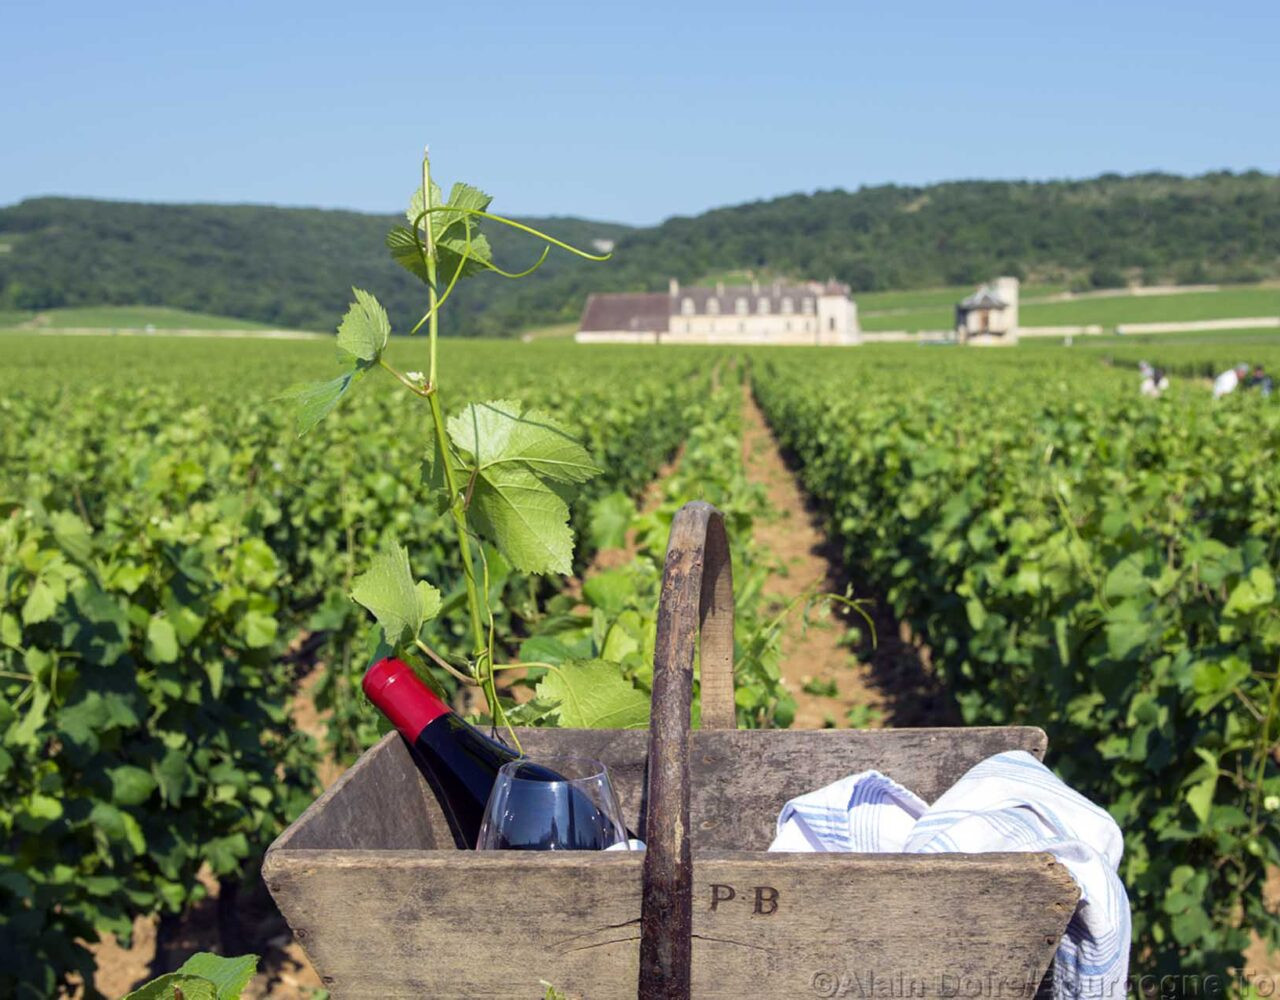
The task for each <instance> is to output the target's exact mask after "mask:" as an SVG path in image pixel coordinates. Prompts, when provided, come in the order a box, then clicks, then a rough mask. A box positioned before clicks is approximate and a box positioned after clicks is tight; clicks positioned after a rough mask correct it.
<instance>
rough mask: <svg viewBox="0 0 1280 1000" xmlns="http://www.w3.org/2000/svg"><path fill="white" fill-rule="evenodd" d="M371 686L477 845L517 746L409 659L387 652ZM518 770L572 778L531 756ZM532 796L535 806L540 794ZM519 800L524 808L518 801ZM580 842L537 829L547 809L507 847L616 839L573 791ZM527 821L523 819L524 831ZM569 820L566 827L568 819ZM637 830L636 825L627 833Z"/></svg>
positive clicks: (532, 776)
mask: <svg viewBox="0 0 1280 1000" xmlns="http://www.w3.org/2000/svg"><path fill="white" fill-rule="evenodd" d="M363 687H364V693H365V694H366V695H368V697H369V700H370V701H371V702H373V704H374V705H375V706H377V708H378V709H379V710H381V711H382V713H383V714H384V715H386V716H387V718H388V719H390V720H391V722H392V724H393V725H394V726H395V727H396V729H398V730H399V731H400V735H401V736H403V737H404V739H405V742H406V743H408V745H409V749H410V752H411V753H412V754H413V757H414V760H415V761H416V763H417V765H418V769H419V770H420V771H421V772H422V774H423V776H424V777H425V778H426V779H427V783H428V784H429V785H430V786H431V790H432V791H433V792H435V795H436V799H437V800H438V801H439V803H440V808H441V811H442V812H443V813H444V815H445V819H446V820H447V821H448V823H449V828H450V830H451V832H452V833H453V838H454V840H455V842H456V843H457V845H458V847H460V848H463V849H465V850H469V849H471V848H474V847H475V846H476V840H477V837H478V835H479V833H480V824H481V822H482V821H483V819H484V812H485V807H486V805H487V804H488V802H489V793H490V792H491V791H492V790H493V784H494V781H495V780H496V779H497V776H498V769H499V768H501V767H502V765H504V764H507V763H509V762H511V761H513V760H516V759H518V758H519V756H520V755H519V754H517V753H516V752H515V751H514V750H512V749H511V748H510V747H507V746H504V745H503V744H501V743H499V742H497V741H496V740H491V739H490V738H489V737H487V736H485V735H484V734H483V733H481V732H480V731H479V730H478V729H476V728H475V727H474V726H471V725H469V724H468V723H467V722H466V721H465V720H464V719H463V718H462V717H461V716H459V715H458V714H457V713H456V712H454V711H453V710H452V709H451V708H450V707H449V706H448V705H446V704H445V703H444V702H443V701H442V700H441V699H440V698H438V697H437V696H436V695H435V694H434V693H433V692H432V691H431V689H430V688H428V687H427V686H426V685H425V684H423V683H422V681H421V680H420V679H419V678H418V676H417V675H416V674H415V673H414V672H413V670H412V668H410V667H409V665H408V664H406V663H404V662H403V661H402V660H396V659H391V658H388V659H384V660H379V661H378V662H377V663H375V664H374V665H373V666H372V667H370V668H369V670H368V672H367V673H366V674H365V676H364V684H363ZM518 777H519V779H520V780H521V782H530V781H532V782H564V781H565V780H566V779H565V778H564V777H562V776H561V775H560V774H558V773H557V772H556V771H553V770H551V769H550V768H547V767H543V766H542V765H540V764H536V763H534V762H533V761H524V762H523V763H522V764H521V766H520V768H519V773H518ZM525 799H526V801H527V803H528V804H529V808H530V809H531V810H532V809H534V808H535V807H534V806H533V805H532V800H533V797H532V796H529V795H526V796H525ZM513 806H515V807H516V808H519V805H518V804H517V803H513ZM568 809H569V811H570V813H571V817H570V818H571V819H572V824H571V826H572V829H573V831H574V834H573V838H572V840H573V843H569V844H564V843H561V844H556V845H551V844H548V843H546V842H545V841H546V838H545V835H543V834H542V833H535V830H536V829H541V827H542V826H543V824H545V822H546V821H547V817H544V816H534V815H529V816H528V823H527V824H524V825H526V826H527V828H528V830H527V836H524V837H522V836H520V834H519V833H517V834H516V835H514V837H513V838H512V839H511V840H510V841H509V842H504V843H503V844H502V846H503V847H506V848H514V849H519V848H521V847H526V848H530V849H539V848H540V849H545V848H547V847H549V846H560V847H574V848H577V849H593V848H594V849H601V848H604V847H607V846H609V844H610V843H612V840H611V839H609V834H610V832H611V831H612V827H611V826H610V824H609V821H608V819H607V818H606V817H604V816H603V815H602V814H601V813H600V811H599V810H598V809H596V807H595V806H594V805H593V804H592V803H591V802H590V801H589V800H588V799H587V798H586V797H585V796H582V795H575V796H571V797H570V799H569V802H568ZM521 825H522V824H520V823H516V824H515V828H516V830H517V831H518V830H519V828H520V826H521ZM562 828H563V827H562ZM627 835H628V836H631V834H630V832H628V834H627Z"/></svg>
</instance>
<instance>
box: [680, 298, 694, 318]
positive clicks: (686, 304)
mask: <svg viewBox="0 0 1280 1000" xmlns="http://www.w3.org/2000/svg"><path fill="white" fill-rule="evenodd" d="M680 311H681V312H682V313H684V315H686V316H692V315H693V299H691V298H688V297H686V298H684V299H682V300H681V302H680Z"/></svg>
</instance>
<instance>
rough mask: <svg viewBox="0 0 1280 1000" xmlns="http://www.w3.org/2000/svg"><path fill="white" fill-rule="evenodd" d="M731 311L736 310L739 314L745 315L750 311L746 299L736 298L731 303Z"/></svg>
mask: <svg viewBox="0 0 1280 1000" xmlns="http://www.w3.org/2000/svg"><path fill="white" fill-rule="evenodd" d="M733 311H734V312H736V313H737V314H738V315H739V316H745V315H746V314H747V313H748V312H750V311H751V307H750V305H749V304H748V302H747V300H746V299H738V300H737V301H735V302H734V303H733Z"/></svg>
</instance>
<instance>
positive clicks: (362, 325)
mask: <svg viewBox="0 0 1280 1000" xmlns="http://www.w3.org/2000/svg"><path fill="white" fill-rule="evenodd" d="M351 291H352V293H353V294H354V295H355V297H356V300H355V301H354V302H353V303H351V306H350V307H349V308H348V309H347V314H346V315H345V316H343V317H342V322H341V323H340V324H338V349H339V350H340V351H345V352H346V353H347V354H350V355H351V356H352V357H353V358H355V359H357V361H362V362H365V364H364V365H362V366H358V367H365V368H367V367H370V366H372V365H374V364H377V362H378V360H379V359H380V358H381V357H382V352H383V351H384V350H385V349H386V346H387V339H388V338H389V337H390V336H391V321H390V320H389V319H387V310H386V309H384V308H383V307H382V303H381V302H379V301H378V300H377V299H376V298H374V297H373V296H372V295H370V294H369V293H368V292H366V291H365V290H364V289H362V288H353V289H351Z"/></svg>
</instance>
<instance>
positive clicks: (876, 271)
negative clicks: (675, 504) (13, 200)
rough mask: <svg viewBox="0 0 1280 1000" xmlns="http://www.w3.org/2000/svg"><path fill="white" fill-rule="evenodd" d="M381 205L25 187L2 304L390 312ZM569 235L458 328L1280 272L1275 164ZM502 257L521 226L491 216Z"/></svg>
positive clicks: (291, 319)
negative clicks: (357, 291) (700, 295)
mask: <svg viewBox="0 0 1280 1000" xmlns="http://www.w3.org/2000/svg"><path fill="white" fill-rule="evenodd" d="M397 221H398V218H397V217H395V216H392V215H386V216H380V215H365V214H361V213H356V212H340V211H323V210H318V209H291V208H268V207H261V206H245V205H237V206H216V205H151V204H133V203H126V202H102V201H90V200H81V199H66V198H38V199H31V200H28V201H24V202H21V203H19V204H17V205H13V206H10V207H7V208H3V209H0V310H6V309H26V310H34V309H48V308H55V307H60V306H89V305H104V304H114V305H163V306H170V307H176V308H182V309H190V310H194V311H198V312H205V313H217V314H221V315H226V316H234V317H240V318H243V319H248V320H254V321H257V322H261V323H265V324H269V325H273V326H287V327H303V328H314V329H331V328H332V327H333V326H334V324H335V323H336V321H337V319H338V317H339V316H340V315H341V313H342V311H343V309H344V307H345V304H346V302H347V300H348V298H349V287H350V286H351V285H359V286H361V287H365V288H368V289H369V290H371V291H373V292H375V293H376V294H377V295H378V296H379V297H380V298H381V299H382V300H383V301H384V302H385V303H386V304H387V306H388V308H389V309H390V310H391V313H392V316H393V320H394V321H395V322H396V323H397V324H398V325H399V326H401V327H402V328H403V327H404V326H406V325H408V323H409V322H411V321H412V320H413V319H416V317H417V315H418V314H420V312H421V309H422V295H421V289H420V287H419V286H418V285H417V284H416V283H415V282H414V280H413V279H412V278H410V277H409V276H408V275H407V274H405V273H403V272H401V271H400V269H399V268H398V267H397V266H396V265H395V264H394V263H392V262H391V261H390V260H389V258H388V257H387V255H386V253H385V251H384V249H383V244H382V238H383V235H384V234H385V232H386V230H387V229H388V228H389V227H390V226H391V225H393V224H394V223H396V222H397ZM524 221H528V222H531V223H533V224H536V225H538V226H540V227H542V228H545V229H547V230H549V231H551V232H553V233H555V234H556V235H558V236H560V237H562V238H564V239H567V240H568V241H570V242H574V243H577V244H579V245H588V246H589V245H590V244H591V243H592V242H593V241H595V240H601V239H606V240H615V241H616V248H615V254H614V259H613V260H611V261H610V262H608V263H606V264H603V265H593V264H589V263H586V262H583V261H580V260H577V259H574V258H568V257H566V256H564V255H553V256H552V257H551V258H550V259H549V261H548V263H547V265H546V266H545V267H544V269H543V270H542V271H540V272H539V273H538V274H537V275H535V276H533V277H532V278H529V279H526V280H523V281H518V282H512V281H507V280H504V279H500V278H497V277H494V276H489V277H485V278H484V279H482V280H480V281H476V282H472V283H470V284H469V285H467V284H464V285H460V286H459V289H458V291H457V292H456V293H455V299H454V301H453V302H452V303H451V305H452V306H453V310H452V312H449V310H446V320H445V331H446V332H448V333H453V334H472V335H475V334H487V335H501V334H511V333H514V332H516V331H518V330H520V329H523V328H525V327H529V326H535V325H542V324H547V323H557V322H565V321H570V320H572V319H574V318H575V317H576V316H577V314H578V312H579V310H580V308H581V305H582V301H583V299H584V298H585V296H586V294H587V293H588V292H590V291H605V290H624V289H661V288H664V287H666V281H667V278H668V277H669V276H675V277H677V278H679V279H680V280H682V281H685V282H688V281H694V280H697V279H699V278H703V277H705V276H707V275H717V274H724V273H733V272H739V273H740V272H741V271H742V270H743V269H753V270H754V271H755V272H756V273H758V274H761V275H773V274H778V275H791V276H812V277H817V278H825V277H828V276H835V277H837V278H839V279H841V280H843V281H846V282H848V283H849V284H850V285H852V286H853V288H854V289H855V290H858V291H868V292H869V291H876V290H882V289H891V288H892V289H910V288H931V287H938V286H944V285H969V284H971V283H972V282H975V281H979V280H982V279H984V278H987V277H989V276H991V275H994V274H996V273H1012V274H1017V275H1020V276H1021V277H1023V278H1024V279H1027V280H1029V281H1032V282H1035V283H1036V284H1038V285H1050V286H1058V287H1075V288H1087V287H1113V286H1119V285H1121V284H1123V283H1124V282H1126V281H1133V280H1137V281H1140V282H1145V283H1148V284H1154V283H1162V282H1169V281H1173V282H1184V283H1185V282H1199V281H1220V282H1243V281H1256V280H1258V279H1262V278H1270V277H1275V276H1278V275H1280V177H1278V176H1275V175H1269V174H1263V173H1260V172H1257V171H1252V172H1249V173H1244V174H1232V173H1214V174H1206V175H1204V176H1202V177H1192V178H1187V177H1176V176H1170V175H1165V174H1143V175H1136V176H1132V177H1121V176H1117V175H1105V176H1102V177H1098V178H1095V179H1093V180H1084V181H1050V182H1030V181H957V182H951V183H945V184H936V185H932V186H929V187H900V186H896V185H889V186H882V187H873V188H863V189H861V190H858V191H855V192H847V191H840V190H835V191H819V192H817V193H815V194H811V195H802V194H797V195H790V196H787V197H783V198H775V199H772V200H770V201H759V202H753V203H750V204H746V205H738V206H734V207H731V208H723V209H717V210H715V211H711V212H706V213H704V214H702V215H698V216H694V217H687V218H686V217H681V218H673V219H669V220H667V221H666V222H664V223H662V224H661V225H658V226H654V227H651V228H647V229H633V228H629V227H626V226H621V225H617V224H611V223H603V222H592V221H588V220H583V219H572V218H556V219H526V220H524ZM485 231H486V232H487V233H488V235H489V238H490V240H491V242H492V243H493V246H494V250H495V254H496V256H497V258H498V259H499V261H500V262H504V263H505V264H506V265H507V266H508V267H510V268H519V267H521V266H524V265H526V264H527V263H528V262H529V261H531V260H532V258H533V257H534V255H535V254H536V247H535V245H534V244H532V243H531V242H530V240H529V239H528V238H527V237H524V236H522V235H520V234H517V233H512V232H510V231H506V230H501V229H499V228H497V227H495V226H493V225H488V226H486V227H485Z"/></svg>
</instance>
